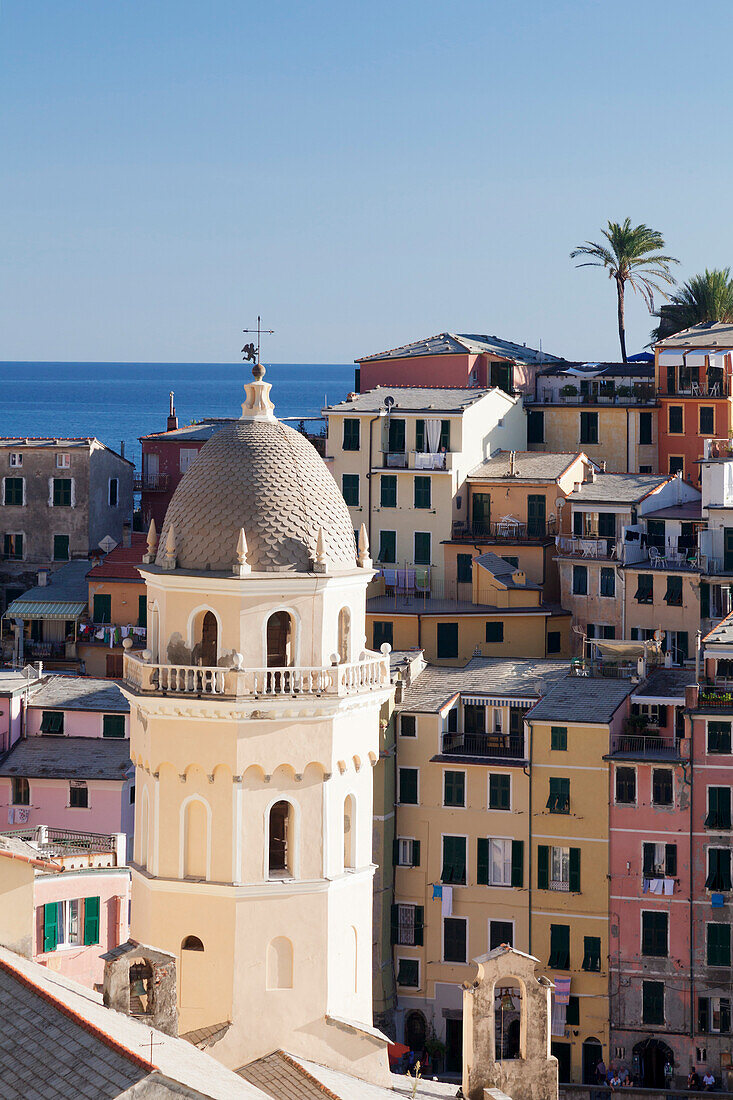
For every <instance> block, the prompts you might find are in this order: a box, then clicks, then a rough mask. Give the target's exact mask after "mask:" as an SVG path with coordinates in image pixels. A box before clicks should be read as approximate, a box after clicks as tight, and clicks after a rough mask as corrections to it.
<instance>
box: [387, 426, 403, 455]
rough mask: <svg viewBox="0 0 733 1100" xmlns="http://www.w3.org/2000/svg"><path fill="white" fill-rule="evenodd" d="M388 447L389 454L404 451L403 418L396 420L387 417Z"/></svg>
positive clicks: (401, 453)
mask: <svg viewBox="0 0 733 1100" xmlns="http://www.w3.org/2000/svg"><path fill="white" fill-rule="evenodd" d="M388 439H389V442H388V444H387V445H388V447H389V451H390V454H400V455H403V454H404V453H405V422H404V420H396V419H394V417H390V418H389V432H388Z"/></svg>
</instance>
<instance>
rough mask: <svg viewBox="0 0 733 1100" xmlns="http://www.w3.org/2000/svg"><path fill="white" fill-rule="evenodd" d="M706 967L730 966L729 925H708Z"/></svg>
mask: <svg viewBox="0 0 733 1100" xmlns="http://www.w3.org/2000/svg"><path fill="white" fill-rule="evenodd" d="M707 963H708V966H730V925H729V924H709V925H708V950H707Z"/></svg>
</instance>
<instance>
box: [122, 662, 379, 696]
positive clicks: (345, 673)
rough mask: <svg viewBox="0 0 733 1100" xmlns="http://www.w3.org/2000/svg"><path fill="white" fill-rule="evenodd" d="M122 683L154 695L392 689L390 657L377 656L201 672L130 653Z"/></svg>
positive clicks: (310, 693)
mask: <svg viewBox="0 0 733 1100" xmlns="http://www.w3.org/2000/svg"><path fill="white" fill-rule="evenodd" d="M124 679H125V681H126V682H127V684H129V686H130V687H132V688H135V689H137V691H139V692H141V693H143V694H152V695H188V696H191V695H195V696H203V695H206V696H208V695H212V696H222V697H229V698H238V697H240V696H251V697H254V698H277V697H282V696H289V697H292V696H301V695H305V696H319V695H353V694H357V693H359V692H366V691H373V690H375V689H376V688H380V687H387V686H388V685H389V658H388V657H383V656H381V655H378V654H376V653H375V654H370V655H369V656H366V657H364V659H363V660H361V661H354V662H351V663H349V664H342V665H341V664H339V665H327V666H323V667H312V668H309V667H302V666H297V667H292V668H225V667H221V668H202V667H200V666H196V665H159V664H152V663H150V662H148V661H144V660H142V659H141V658H139V657H137V656H132V655H131V654H130V653H126V654H125V657H124Z"/></svg>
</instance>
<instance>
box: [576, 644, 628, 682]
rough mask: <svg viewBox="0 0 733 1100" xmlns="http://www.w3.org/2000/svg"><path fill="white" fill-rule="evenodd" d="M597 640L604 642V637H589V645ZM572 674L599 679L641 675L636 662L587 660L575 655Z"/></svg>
mask: <svg viewBox="0 0 733 1100" xmlns="http://www.w3.org/2000/svg"><path fill="white" fill-rule="evenodd" d="M595 641H599V642H602V641H603V639H602V638H588V645H589V646H592V645H593V643H594V642H595ZM570 675H571V676H588V677H590V678H591V679H597V680H631V679H633V678H634V677H635V676H638V675H639V670H638V668H637V666H636V662H634V663H633V664H632V663H630V662H628V661H627V662H624V661H614V660H612V659H610V658H601V659H599V660H586V659H585V658H582V657H574V658H573V659H572V661H571V662H570Z"/></svg>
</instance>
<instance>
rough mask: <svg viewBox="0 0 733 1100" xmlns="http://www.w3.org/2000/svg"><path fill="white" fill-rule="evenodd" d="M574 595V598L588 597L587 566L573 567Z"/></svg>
mask: <svg viewBox="0 0 733 1100" xmlns="http://www.w3.org/2000/svg"><path fill="white" fill-rule="evenodd" d="M573 595H574V596H587V595H588V566H587V565H574V566H573Z"/></svg>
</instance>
